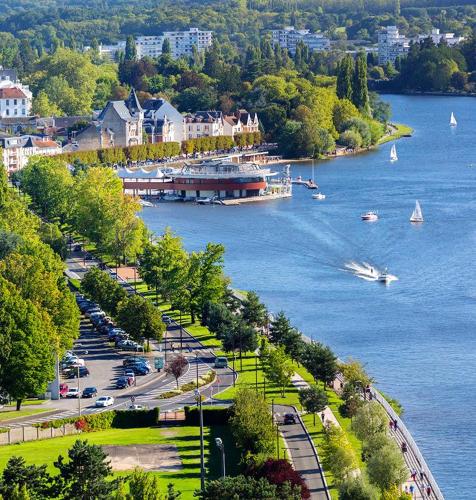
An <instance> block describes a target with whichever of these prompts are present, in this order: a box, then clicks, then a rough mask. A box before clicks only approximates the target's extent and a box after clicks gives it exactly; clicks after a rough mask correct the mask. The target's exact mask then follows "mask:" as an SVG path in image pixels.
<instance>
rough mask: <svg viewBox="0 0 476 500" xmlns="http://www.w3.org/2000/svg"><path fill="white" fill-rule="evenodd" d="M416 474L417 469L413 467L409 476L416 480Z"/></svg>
mask: <svg viewBox="0 0 476 500" xmlns="http://www.w3.org/2000/svg"><path fill="white" fill-rule="evenodd" d="M416 475H417V471H416V469H413V470H412V473H411V478H412V480H413V481H416Z"/></svg>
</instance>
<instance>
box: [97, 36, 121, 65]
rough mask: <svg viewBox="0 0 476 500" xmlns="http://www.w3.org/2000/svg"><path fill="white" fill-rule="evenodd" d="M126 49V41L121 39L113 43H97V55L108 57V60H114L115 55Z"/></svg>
mask: <svg viewBox="0 0 476 500" xmlns="http://www.w3.org/2000/svg"><path fill="white" fill-rule="evenodd" d="M125 50H126V42H125V40H124V41H121V42H117V43H116V44H114V45H103V44H101V45H99V55H100V56H102V57H104V58H105V59H109V60H110V61H114V60H115V59H116V55H117V54H118V53H119V52H125Z"/></svg>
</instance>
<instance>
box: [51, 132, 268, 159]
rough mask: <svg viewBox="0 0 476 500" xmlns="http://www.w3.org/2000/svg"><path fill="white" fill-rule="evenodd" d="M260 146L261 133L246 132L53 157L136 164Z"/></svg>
mask: <svg viewBox="0 0 476 500" xmlns="http://www.w3.org/2000/svg"><path fill="white" fill-rule="evenodd" d="M257 144H261V133H260V132H249V133H246V134H239V135H235V138H234V139H233V137H231V136H224V135H221V136H217V137H199V138H197V139H189V140H187V141H183V142H182V144H181V145H180V144H179V143H178V142H158V143H155V144H151V143H146V144H140V145H138V146H129V147H126V148H119V147H116V148H107V149H98V150H96V151H75V152H72V153H63V154H60V155H56V158H59V159H61V160H64V161H66V162H67V163H73V162H74V161H75V160H78V161H79V162H81V163H84V164H87V165H99V164H106V165H117V164H122V163H126V162H137V161H145V160H160V159H162V158H171V157H174V156H178V155H179V154H180V151H182V152H183V153H185V154H194V153H205V152H209V151H217V150H226V149H231V148H232V147H233V146H239V147H245V146H253V145H257Z"/></svg>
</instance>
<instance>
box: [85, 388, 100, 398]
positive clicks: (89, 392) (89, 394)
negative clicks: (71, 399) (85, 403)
mask: <svg viewBox="0 0 476 500" xmlns="http://www.w3.org/2000/svg"><path fill="white" fill-rule="evenodd" d="M97 395H98V390H97V389H96V387H86V388H85V389H84V391H83V395H82V397H83V398H93V397H95V396H97Z"/></svg>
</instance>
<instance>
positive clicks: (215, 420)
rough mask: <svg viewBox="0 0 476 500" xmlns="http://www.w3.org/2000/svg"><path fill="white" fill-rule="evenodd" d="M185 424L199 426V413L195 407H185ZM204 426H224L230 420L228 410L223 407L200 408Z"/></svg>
mask: <svg viewBox="0 0 476 500" xmlns="http://www.w3.org/2000/svg"><path fill="white" fill-rule="evenodd" d="M184 410H185V422H186V424H187V425H200V413H199V409H198V408H197V407H196V406H193V407H190V406H185V408H184ZM202 411H203V422H204V425H226V424H228V421H229V418H230V415H231V413H230V410H229V409H228V408H223V407H221V408H220V407H206V406H204V407H202Z"/></svg>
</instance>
